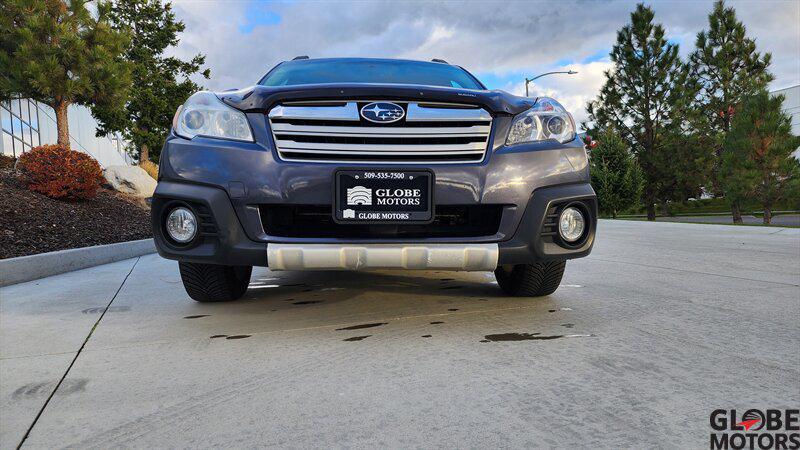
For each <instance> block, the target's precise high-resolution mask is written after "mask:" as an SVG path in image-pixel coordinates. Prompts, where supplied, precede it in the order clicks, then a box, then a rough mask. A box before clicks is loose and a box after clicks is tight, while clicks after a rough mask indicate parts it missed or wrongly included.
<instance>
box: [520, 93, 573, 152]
mask: <svg viewBox="0 0 800 450" xmlns="http://www.w3.org/2000/svg"><path fill="white" fill-rule="evenodd" d="M547 139H555V140H557V141H558V142H562V143H563V142H569V141H571V140H573V139H575V121H574V120H573V119H572V115H571V114H570V113H568V112H567V110H566V109H564V107H563V106H561V104H559V103H558V102H557V101H555V100H553V99H552V98H547V97H540V98H539V99H537V100H536V104H534V105H533V106H532V107H531V109H529V110H527V111H525V112H523V113H520V114H517V116H516V117H514V122H512V123H511V129H510V130H509V132H508V137H507V138H506V145H512V144H519V143H521V142H535V141H544V140H547Z"/></svg>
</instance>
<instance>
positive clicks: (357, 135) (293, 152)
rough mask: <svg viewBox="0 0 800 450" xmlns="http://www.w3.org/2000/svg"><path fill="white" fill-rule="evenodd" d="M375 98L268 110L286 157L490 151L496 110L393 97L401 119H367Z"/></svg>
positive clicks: (423, 156) (468, 159) (401, 157)
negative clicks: (385, 121)
mask: <svg viewBox="0 0 800 450" xmlns="http://www.w3.org/2000/svg"><path fill="white" fill-rule="evenodd" d="M370 102H371V101H356V100H348V101H324V102H287V103H283V104H281V105H278V106H275V107H274V108H272V110H270V112H269V122H270V127H271V128H272V136H273V138H274V139H275V144H276V146H277V150H278V155H279V157H280V158H281V159H282V160H284V161H314V162H330V163H350V162H353V163H403V164H427V163H448V164H452V163H475V162H480V161H482V160H483V158H484V156H485V155H486V148H487V142H488V139H489V133H490V131H491V128H492V116H491V115H490V114H489V113H488V112H486V111H485V110H483V109H481V108H480V107H477V106H472V105H461V104H447V103H423V102H402V101H393V102H392V103H395V104H397V105H400V106H401V107H403V109H404V110H405V112H406V115H405V117H404V118H403V120H401V121H398V122H394V123H388V124H382V123H372V122H369V121H367V120H364V119H362V118H361V117H360V115H359V110H360V108H361V107H362V106H364V105H366V104H367V103H370Z"/></svg>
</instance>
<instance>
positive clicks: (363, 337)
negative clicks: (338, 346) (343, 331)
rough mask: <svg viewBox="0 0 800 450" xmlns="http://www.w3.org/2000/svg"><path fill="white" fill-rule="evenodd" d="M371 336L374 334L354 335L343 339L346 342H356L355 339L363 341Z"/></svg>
mask: <svg viewBox="0 0 800 450" xmlns="http://www.w3.org/2000/svg"><path fill="white" fill-rule="evenodd" d="M370 336H372V335H371V334H368V335H366V336H353V337H350V338H347V339H342V340H343V341H345V342H355V341H362V340H364V339H366V338H368V337H370Z"/></svg>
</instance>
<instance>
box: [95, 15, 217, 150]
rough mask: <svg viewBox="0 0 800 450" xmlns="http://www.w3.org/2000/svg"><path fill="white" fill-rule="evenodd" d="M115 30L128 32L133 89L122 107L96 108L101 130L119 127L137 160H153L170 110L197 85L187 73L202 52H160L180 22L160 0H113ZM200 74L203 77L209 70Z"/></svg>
mask: <svg viewBox="0 0 800 450" xmlns="http://www.w3.org/2000/svg"><path fill="white" fill-rule="evenodd" d="M109 16H110V19H111V21H112V23H113V24H114V28H116V29H119V30H131V34H132V39H131V42H130V45H129V47H128V48H127V50H126V52H125V58H126V59H127V60H128V61H130V62H131V63H132V65H133V76H134V79H135V80H137V81H136V88H135V89H134V90H133V91H132V92H131V97H130V101H129V102H128V103H127V104H124V105H116V107H112V108H103V109H99V110H97V111H95V115H96V117H97V118H98V119H99V121H100V124H101V127H100V130H101V131H100V132H108V131H121V132H122V134H123V136H124V137H125V139H126V140H128V141H129V142H131V143H132V144H133V150H134V154H135V155H136V156H138V158H139V161H140V163H141V162H144V161H149V160H150V159H153V160H155V161H158V157H159V154H160V150H161V146H162V145H163V143H164V140H165V139H166V137H167V133H168V132H169V128H170V123H171V121H172V117H173V115H174V114H175V110H176V109H177V108H178V107H179V106H180V105H182V104H183V103H184V102H185V101H186V99H187V98H188V97H189V96H190V95H191V94H192V93H194V92H196V91H198V90H200V89H201V88H200V87H199V86H198V85H197V84H195V83H194V82H193V81H192V80H191V79H190V77H191V76H192V75H194V74H196V73H198V72H200V71H201V67H202V66H203V64H205V57H204V56H203V55H195V56H194V57H192V58H191V59H190V60H188V61H183V60H181V59H179V58H176V57H167V56H164V51H165V50H166V49H167V48H169V47H171V46H175V45H177V44H178V41H179V39H178V34H179V33H181V32H183V30H184V29H185V25H184V24H183V22H181V21H179V20H176V18H175V13H174V12H173V11H172V6H171V4H170V3H166V4H162V3H161V1H160V0H118V1H116V2H114V5H113V7H112V8H111V11H110V14H109ZM200 74H201V75H202V76H203V77H205V78H208V77H209V70H208V69H206V70H204V71H202V72H200Z"/></svg>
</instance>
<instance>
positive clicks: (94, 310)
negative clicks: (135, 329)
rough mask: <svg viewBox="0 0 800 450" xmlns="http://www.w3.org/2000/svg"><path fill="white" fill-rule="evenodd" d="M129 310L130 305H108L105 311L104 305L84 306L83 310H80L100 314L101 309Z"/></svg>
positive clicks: (111, 310) (109, 310)
mask: <svg viewBox="0 0 800 450" xmlns="http://www.w3.org/2000/svg"><path fill="white" fill-rule="evenodd" d="M130 310H131V307H130V306H109V307H108V311H106V307H105V306H97V307H95V308H86V309H84V310H81V312H82V313H84V314H100V313H102V312H103V311H106V312H125V311H130Z"/></svg>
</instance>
